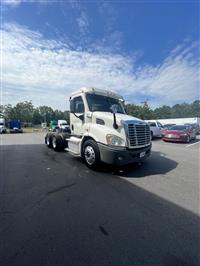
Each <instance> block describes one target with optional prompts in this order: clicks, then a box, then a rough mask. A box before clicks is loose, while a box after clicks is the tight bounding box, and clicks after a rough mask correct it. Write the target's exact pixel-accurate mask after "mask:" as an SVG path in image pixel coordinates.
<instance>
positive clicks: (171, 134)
mask: <svg viewBox="0 0 200 266" xmlns="http://www.w3.org/2000/svg"><path fill="white" fill-rule="evenodd" d="M195 138H196V134H195V131H194V130H193V129H192V127H191V126H187V125H175V126H172V127H170V129H167V130H165V131H164V132H163V136H162V139H163V140H164V141H174V142H190V140H192V139H195Z"/></svg>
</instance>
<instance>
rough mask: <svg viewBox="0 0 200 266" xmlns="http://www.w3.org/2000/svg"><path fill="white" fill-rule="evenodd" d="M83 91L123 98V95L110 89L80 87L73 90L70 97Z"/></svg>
mask: <svg viewBox="0 0 200 266" xmlns="http://www.w3.org/2000/svg"><path fill="white" fill-rule="evenodd" d="M85 93H94V94H98V95H104V96H108V97H112V98H116V99H121V100H124V99H123V97H122V96H121V95H119V94H117V93H115V92H113V91H110V90H102V89H97V88H85V87H83V88H81V89H80V90H78V91H75V92H73V93H72V94H71V96H70V99H71V98H74V97H76V96H79V95H81V94H85Z"/></svg>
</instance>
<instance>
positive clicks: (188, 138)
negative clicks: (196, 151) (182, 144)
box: [186, 135, 190, 143]
mask: <svg viewBox="0 0 200 266" xmlns="http://www.w3.org/2000/svg"><path fill="white" fill-rule="evenodd" d="M186 142H187V143H190V136H189V135H188V136H187V138H186Z"/></svg>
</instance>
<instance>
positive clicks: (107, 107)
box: [86, 93, 125, 114]
mask: <svg viewBox="0 0 200 266" xmlns="http://www.w3.org/2000/svg"><path fill="white" fill-rule="evenodd" d="M86 98H87V102H88V107H89V109H90V111H91V112H95V111H98V112H111V110H112V109H115V112H116V113H120V114H124V113H125V111H124V108H123V106H122V104H121V103H120V101H119V100H117V99H115V98H111V97H108V96H103V95H98V94H91V93H88V94H87V95H86Z"/></svg>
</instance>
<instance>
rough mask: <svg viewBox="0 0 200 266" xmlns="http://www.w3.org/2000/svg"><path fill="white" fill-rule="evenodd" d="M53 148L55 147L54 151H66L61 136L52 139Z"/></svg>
mask: <svg viewBox="0 0 200 266" xmlns="http://www.w3.org/2000/svg"><path fill="white" fill-rule="evenodd" d="M52 147H53V149H54V151H62V150H64V143H63V140H62V138H61V136H59V135H54V136H53V137H52Z"/></svg>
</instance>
